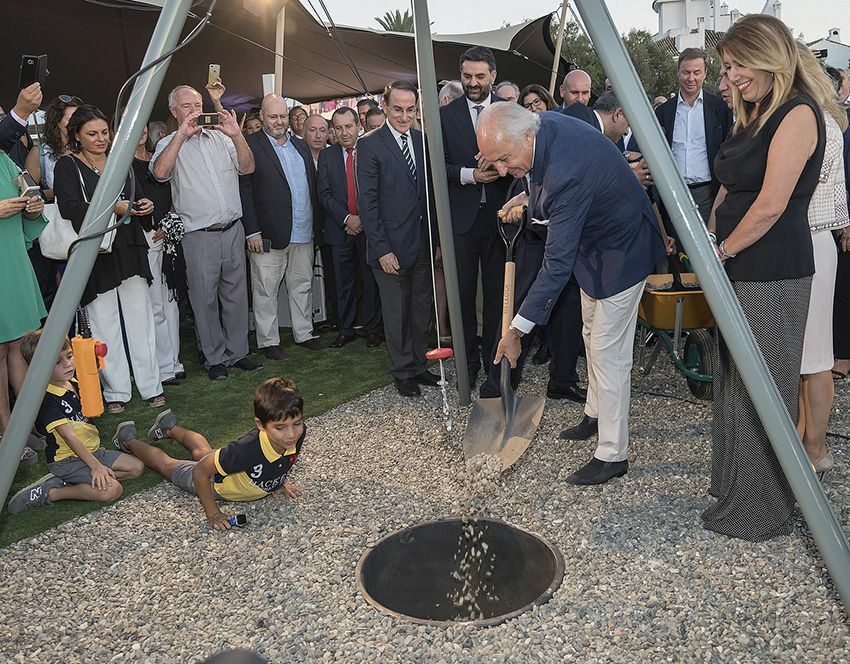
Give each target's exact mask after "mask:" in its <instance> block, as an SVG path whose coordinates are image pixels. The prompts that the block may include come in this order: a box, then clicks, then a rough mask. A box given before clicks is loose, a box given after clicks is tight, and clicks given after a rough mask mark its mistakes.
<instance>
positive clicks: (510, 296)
mask: <svg viewBox="0 0 850 664" xmlns="http://www.w3.org/2000/svg"><path fill="white" fill-rule="evenodd" d="M515 277H516V263H515V262H514V261H508V262H507V263H505V290H504V294H503V296H502V336H505V335H506V334H507V333H508V328H509V327H510V325H511V321H512V320H513V317H514V281H515Z"/></svg>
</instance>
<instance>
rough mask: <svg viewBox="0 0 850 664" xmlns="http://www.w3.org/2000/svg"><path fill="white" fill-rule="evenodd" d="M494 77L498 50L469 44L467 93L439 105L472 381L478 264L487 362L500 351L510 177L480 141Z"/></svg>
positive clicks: (464, 65) (464, 60)
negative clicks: (502, 231) (502, 214)
mask: <svg viewBox="0 0 850 664" xmlns="http://www.w3.org/2000/svg"><path fill="white" fill-rule="evenodd" d="M495 80H496V60H495V58H494V57H493V52H492V51H491V50H490V49H489V48H484V47H481V46H474V47H472V48H470V49H468V50H467V51H465V52H464V53H463V55H461V56H460V82H461V85H462V86H463V91H464V94H463V96H462V97H458V98H457V99H455V100H454V101H452V102H450V103H448V104H446V105H445V106H443V107H441V108H440V123H441V124H442V127H443V147H444V150H445V154H446V175H447V176H448V180H449V206H450V208H451V213H452V230H453V234H454V243H455V255H456V256H457V275H458V290H459V291H460V293H459V294H460V306H461V311H462V312H463V337H464V342H465V344H466V348H467V358H468V367H467V368H468V370H469V383H470V385H475V381H476V378H477V376H478V370H479V369H480V368H481V359H480V355H479V352H478V345H477V343H476V337H477V331H478V320H477V315H476V307H475V300H476V294H477V292H478V273H479V268H480V271H481V285H482V290H483V292H482V300H483V310H482V321H481V329H482V335H481V337H482V349H481V350H482V351H483V352H482V353H481V355H483V356H484V361H485V363H486V364H489V363H490V361H491V360H492V357H493V352H494V351H495V346H496V341H497V339H498V328H499V320H500V318H501V311H502V282H503V280H504V271H505V252H504V245H503V244H502V240H501V238H500V237H499V233H498V230H497V228H496V212H497V211H498V210H499V208H500V207H502V205H503V204H504V202H505V194H506V192H507V188H508V183H509V180H508V178H502V177H499V174H498V173H496V171H495V170H494V169H493V168H491V167H490V165H489V164H488V163H486V162H482V161H480V160H479V159H478V158H477V156H476V155H477V154H478V145H477V144H476V142H475V123H476V122H477V121H478V116H479V115H480V114H481V113H482V112H483V111H484V109H486V108H487V107H489V106H490V104H492V103H495V102H502V101H503V100H501V99H499V98H498V97H496V95H494V94H493V92H492V89H493V82H494V81H495Z"/></svg>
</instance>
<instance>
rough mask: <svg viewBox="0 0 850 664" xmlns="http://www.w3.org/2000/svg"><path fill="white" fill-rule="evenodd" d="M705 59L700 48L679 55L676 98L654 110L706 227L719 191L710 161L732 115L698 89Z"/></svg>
mask: <svg viewBox="0 0 850 664" xmlns="http://www.w3.org/2000/svg"><path fill="white" fill-rule="evenodd" d="M707 57H708V56H707V55H706V52H705V51H703V50H702V49H700V48H686V49H685V50H684V51H682V53H681V54H680V55H679V69H678V74H679V94H677V95H676V96H675V97H673V98H672V99H670V100H668V101H666V102H665V103H663V104H662V105H661V106H659V107H658V108H656V109H655V115H656V117H657V118H658V122H659V123H661V127H662V128H663V129H664V135H665V136H666V137H667V142H668V143H669V144H670V147H671V148H672V150H673V158H674V159H675V160H676V166H677V167H678V169H679V173H680V174H681V175H682V177H683V178H684V179H685V182H686V183H687V185H688V188H689V189H690V190H691V195H692V196H693V197H694V202H695V203H696V204H697V205H698V206H699V211H700V215H701V216H702V218H703V221H704V222H705V223H706V224H707V223H708V217H709V215H710V214H711V206H712V204H713V203H714V197H715V196H716V195H717V191H718V189H719V188H720V183H719V182H718V181H717V178H716V177H715V175H714V158H715V157H716V156H717V152H718V150H719V149H720V144H721V143H722V142H723V141H724V140H725V139H726V136H727V135H728V134H729V131H730V129H731V128H732V124H733V123H732V111H730V110H729V108H728V107H727V106H726V104H725V103H723V100H722V99H720V97H715V96H714V95H712V94H709V93H707V92H704V91H703V89H702V85H703V83H704V82H705V76H706V60H707ZM661 214H662V217H663V218H664V220H665V225H666V226H667V232H668V233H671V235H673V233H672V232H671V231H672V230H673V229H672V226H671V224H670V223H669V216H668V215H667V213H666V210H664V209H663V208H662V210H661ZM674 237H675V236H674Z"/></svg>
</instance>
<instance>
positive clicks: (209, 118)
mask: <svg viewBox="0 0 850 664" xmlns="http://www.w3.org/2000/svg"><path fill="white" fill-rule="evenodd" d="M196 123H197V125H198V126H199V127H212V126H213V125H217V124H219V123H220V120H219V117H218V113H201V114H200V115H199V116H198V119H197V120H196Z"/></svg>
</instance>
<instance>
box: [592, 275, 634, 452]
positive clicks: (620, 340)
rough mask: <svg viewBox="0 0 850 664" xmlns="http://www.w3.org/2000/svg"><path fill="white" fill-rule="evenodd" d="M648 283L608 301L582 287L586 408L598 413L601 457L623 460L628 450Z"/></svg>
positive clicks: (595, 413)
mask: <svg viewBox="0 0 850 664" xmlns="http://www.w3.org/2000/svg"><path fill="white" fill-rule="evenodd" d="M644 283H645V281H641V282H640V283H637V284H635V285H634V286H632V287H631V288H627V289H626V290H624V291H622V292H620V293H617V294H616V295H612V296H611V297H608V298H605V299H604V300H596V299H594V298H592V297H590V296H589V295H588V294H587V293H585V292H584V291H581V318H582V323H583V327H582V336H583V337H584V347H585V353H586V355H587V383H588V385H587V402H586V403H585V406H584V412H585V413H586V414H587V415H588V416H589V417H598V418H599V443H598V444H597V446H596V453H595V454H594V456H595V457H596V458H597V459H600V460H601V461H624V460H625V459H626V458H627V457H628V454H629V404H630V401H631V394H630V390H631V372H632V357H633V354H634V345H635V325H636V324H637V311H638V305H639V304H640V298H641V295H642V294H643V285H644Z"/></svg>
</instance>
